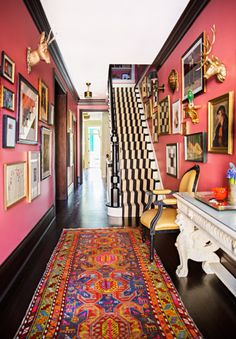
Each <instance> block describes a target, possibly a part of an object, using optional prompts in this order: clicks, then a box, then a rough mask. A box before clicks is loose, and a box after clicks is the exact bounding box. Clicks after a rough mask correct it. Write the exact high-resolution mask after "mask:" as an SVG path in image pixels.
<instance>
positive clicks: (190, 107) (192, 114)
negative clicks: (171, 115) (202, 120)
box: [183, 89, 201, 124]
mask: <svg viewBox="0 0 236 339" xmlns="http://www.w3.org/2000/svg"><path fill="white" fill-rule="evenodd" d="M193 98H194V94H193V91H192V90H191V89H190V90H188V104H185V105H184V106H183V110H184V113H185V118H190V119H191V120H192V123H193V124H198V123H199V116H198V112H197V110H198V109H199V108H200V107H201V106H200V105H194V103H193Z"/></svg>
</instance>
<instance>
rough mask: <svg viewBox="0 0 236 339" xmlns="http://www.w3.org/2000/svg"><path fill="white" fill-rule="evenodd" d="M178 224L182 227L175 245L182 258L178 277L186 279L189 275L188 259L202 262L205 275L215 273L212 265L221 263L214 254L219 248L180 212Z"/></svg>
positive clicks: (177, 272) (177, 271)
mask: <svg viewBox="0 0 236 339" xmlns="http://www.w3.org/2000/svg"><path fill="white" fill-rule="evenodd" d="M176 223H177V224H178V225H179V226H180V234H179V235H178V237H177V240H176V244H175V245H176V247H177V249H178V253H179V258H180V265H179V266H178V267H177V270H176V274H177V276H178V277H186V276H187V275H188V259H192V260H194V261H200V262H202V268H203V270H204V272H205V273H207V274H213V273H215V272H214V271H213V270H212V269H211V267H210V264H212V263H219V262H220V259H219V257H218V256H217V255H216V254H215V253H214V252H215V251H217V250H218V249H219V246H218V245H217V244H215V243H213V242H212V239H210V236H209V235H208V234H207V233H205V232H204V231H202V230H201V229H198V228H197V227H196V226H195V225H194V223H193V222H192V220H191V219H190V218H188V217H187V216H185V215H184V214H183V213H181V212H180V211H179V212H178V216H177V219H176Z"/></svg>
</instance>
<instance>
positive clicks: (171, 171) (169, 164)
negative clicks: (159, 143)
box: [166, 144, 178, 178]
mask: <svg viewBox="0 0 236 339" xmlns="http://www.w3.org/2000/svg"><path fill="white" fill-rule="evenodd" d="M166 174H168V175H171V176H172V177H175V178H177V177H178V144H167V145H166Z"/></svg>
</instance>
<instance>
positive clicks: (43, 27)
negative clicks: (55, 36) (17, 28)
mask: <svg viewBox="0 0 236 339" xmlns="http://www.w3.org/2000/svg"><path fill="white" fill-rule="evenodd" d="M24 3H25V5H26V7H27V9H28V11H29V13H30V15H31V17H32V19H33V21H34V23H35V25H36V27H37V28H38V30H39V32H46V33H47V34H48V33H49V32H50V29H51V27H50V24H49V22H48V19H47V17H46V14H45V12H44V9H43V6H42V4H41V2H40V1H39V0H24ZM49 51H50V53H51V56H52V58H53V60H54V62H55V64H56V66H57V68H58V70H59V71H60V73H61V75H62V77H63V79H64V81H65V83H66V85H67V86H68V89H69V91H70V92H71V94H72V96H73V98H74V99H75V100H76V102H78V101H79V95H78V93H77V91H76V89H75V87H74V85H73V83H72V81H71V78H70V76H69V73H68V71H67V69H66V66H65V62H64V60H63V57H62V54H61V52H60V49H59V47H58V44H57V42H56V41H55V40H54V41H53V42H52V44H51V45H50V46H49Z"/></svg>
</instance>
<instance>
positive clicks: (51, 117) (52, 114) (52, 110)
mask: <svg viewBox="0 0 236 339" xmlns="http://www.w3.org/2000/svg"><path fill="white" fill-rule="evenodd" d="M54 117H55V107H54V105H53V104H51V105H50V107H49V111H48V124H49V125H54Z"/></svg>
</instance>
